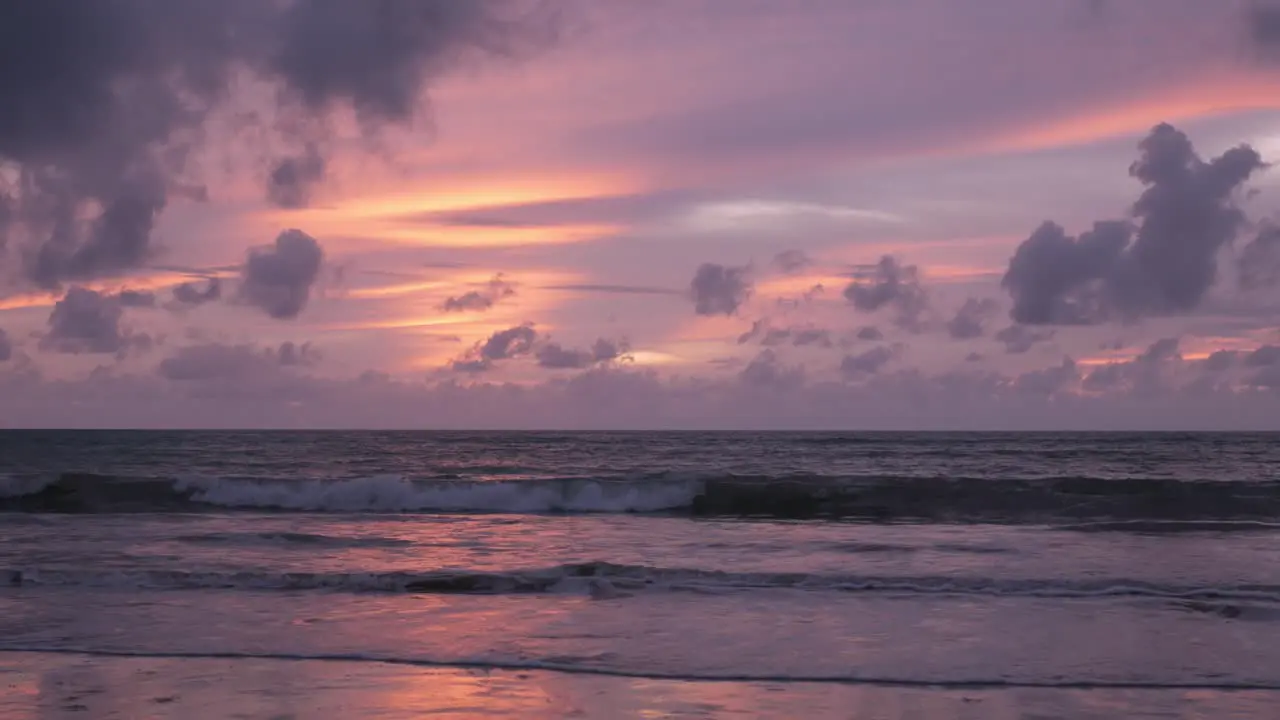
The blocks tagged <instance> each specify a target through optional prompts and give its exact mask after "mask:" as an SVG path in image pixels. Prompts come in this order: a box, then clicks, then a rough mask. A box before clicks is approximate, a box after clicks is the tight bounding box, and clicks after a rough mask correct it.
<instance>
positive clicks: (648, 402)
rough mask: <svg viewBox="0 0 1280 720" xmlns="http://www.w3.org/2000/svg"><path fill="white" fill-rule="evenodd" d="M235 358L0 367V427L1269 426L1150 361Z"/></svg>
mask: <svg viewBox="0 0 1280 720" xmlns="http://www.w3.org/2000/svg"><path fill="white" fill-rule="evenodd" d="M247 354H248V355H251V356H254V357H256V358H257V359H256V360H254V359H251V360H249V361H248V362H245V361H244V360H243V359H241V360H230V361H226V362H227V363H229V364H231V365H232V366H233V367H241V368H244V367H248V368H250V369H249V370H243V369H242V370H240V371H238V372H229V373H228V372H227V371H224V370H217V371H206V374H212V375H213V376H214V377H212V378H211V379H205V380H187V381H173V380H167V379H166V378H164V377H163V376H162V375H161V374H160V373H159V372H158V371H157V372H150V373H147V374H143V375H135V374H129V373H123V372H119V371H105V372H97V373H94V374H93V375H92V376H88V377H83V378H80V379H65V380H64V379H53V378H45V377H42V376H41V375H40V373H39V371H38V370H36V369H33V368H29V367H20V366H18V365H16V364H15V365H6V366H0V397H3V398H4V402H3V403H0V423H2V424H5V425H7V426H14V427H51V426H62V425H67V424H70V423H72V422H75V423H76V424H79V425H89V426H100V427H135V428H136V427H156V428H174V427H205V428H211V427H212V428H219V427H220V428H227V427H254V428H263V427H271V428H275V427H280V428H349V427H353V426H354V427H370V428H414V429H422V428H456V429H481V428H493V429H524V428H530V429H533V428H546V427H559V428H566V429H570V428H573V429H577V428H581V429H591V430H602V429H654V428H668V429H671V428H682V429H750V430H762V429H795V430H824V429H825V430H843V429H847V430H975V429H983V430H1033V429H1034V430H1093V431H1100V430H1132V429H1145V430H1150V429H1169V430H1202V429H1224V428H1230V429H1256V430H1272V431H1274V430H1276V429H1277V428H1280V425H1278V424H1277V422H1278V421H1277V418H1280V392H1277V388H1278V387H1280V386H1277V385H1270V384H1268V383H1271V382H1272V381H1274V380H1276V379H1277V377H1276V373H1275V372H1274V371H1275V368H1274V367H1272V368H1262V369H1260V371H1258V372H1254V373H1253V375H1251V376H1249V377H1248V378H1246V380H1245V381H1244V382H1235V381H1232V382H1215V383H1211V384H1208V385H1205V384H1203V383H1201V384H1199V385H1197V384H1196V382H1195V380H1194V378H1196V377H1200V375H1201V374H1200V372H1199V370H1198V368H1197V367H1196V363H1195V361H1169V360H1166V361H1164V362H1163V363H1162V365H1163V368H1162V371H1161V373H1159V374H1158V376H1157V379H1158V380H1159V382H1158V383H1154V384H1151V385H1148V386H1147V387H1146V388H1137V387H1135V386H1134V385H1133V384H1131V383H1121V384H1119V385H1117V386H1116V387H1115V388H1113V389H1112V390H1110V391H1108V392H1105V393H1097V392H1082V391H1081V388H1080V379H1079V367H1078V366H1077V365H1076V363H1074V362H1073V361H1071V360H1070V358H1067V359H1064V360H1063V361H1062V362H1061V363H1060V364H1056V365H1053V366H1050V367H1047V368H1041V369H1036V370H1033V371H1030V372H1026V373H1022V374H1012V375H1005V374H998V373H994V372H987V371H982V370H978V371H969V372H946V373H943V374H938V375H935V374H928V373H924V372H921V371H919V370H913V369H902V370H897V371H890V370H887V369H882V370H881V371H880V372H878V373H876V374H874V375H867V376H864V377H862V378H860V380H859V381H857V382H839V381H835V380H827V379H825V378H824V377H822V376H816V377H815V376H812V375H808V374H804V373H803V372H802V371H801V370H800V368H798V367H790V366H787V365H785V364H783V363H782V362H781V361H780V359H779V358H778V356H777V355H776V354H773V355H772V359H771V360H770V359H769V358H770V357H771V356H770V355H765V354H764V353H762V355H763V357H758V358H757V359H759V360H760V362H759V363H757V364H756V365H755V369H753V370H752V371H751V373H750V374H748V375H747V376H745V377H744V376H743V375H742V374H740V373H738V374H733V375H727V376H711V377H708V376H692V377H690V376H662V375H659V374H658V373H656V372H654V371H652V370H650V369H646V368H643V367H640V368H635V367H630V366H620V365H609V366H604V367H599V368H594V369H591V370H587V371H585V372H581V373H573V374H558V375H556V376H555V377H553V378H550V379H548V380H545V381H543V382H537V383H519V384H517V383H507V382H496V381H493V382H488V381H480V380H477V379H476V378H474V377H472V378H463V379H458V378H456V377H451V378H450V379H448V380H444V381H437V382H428V381H425V380H424V379H421V378H414V379H395V378H392V377H390V376H388V375H385V374H383V373H377V372H365V373H359V374H357V375H356V376H355V377H351V378H327V377H319V376H316V375H312V374H309V373H306V372H299V371H298V370H297V369H296V368H288V367H281V366H280V365H279V364H278V362H275V361H271V359H270V358H268V357H266V352H265V351H264V350H262V349H261V348H252V351H251V352H249V353H247ZM237 363H243V364H242V365H237ZM214 366H215V367H219V366H221V363H215V364H214ZM1179 369H1182V370H1185V371H1186V372H1185V373H1180V372H1178V371H1179ZM1261 371H1270V372H1271V374H1270V375H1266V374H1263V373H1262V372H1261ZM228 375H229V377H228ZM1185 380H1190V382H1183V381H1185Z"/></svg>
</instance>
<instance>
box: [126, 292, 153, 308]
mask: <svg viewBox="0 0 1280 720" xmlns="http://www.w3.org/2000/svg"><path fill="white" fill-rule="evenodd" d="M116 299H117V300H119V301H120V305H121V306H122V307H127V308H149V307H155V306H156V294H155V293H152V292H146V291H143V290H121V291H120V294H119V295H116Z"/></svg>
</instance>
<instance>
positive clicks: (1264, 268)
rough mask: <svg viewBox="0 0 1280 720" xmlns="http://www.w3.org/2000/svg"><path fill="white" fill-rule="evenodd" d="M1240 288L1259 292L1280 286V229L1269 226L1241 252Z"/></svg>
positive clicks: (1239, 266) (1239, 262) (1239, 267)
mask: <svg viewBox="0 0 1280 720" xmlns="http://www.w3.org/2000/svg"><path fill="white" fill-rule="evenodd" d="M1237 268H1238V273H1239V278H1240V287H1241V288H1242V289H1244V290H1259V289H1263V288H1271V287H1275V286H1276V285H1280V227H1277V226H1275V225H1267V226H1265V227H1264V228H1263V229H1262V230H1261V231H1259V232H1258V234H1257V236H1255V237H1254V238H1253V240H1251V241H1250V242H1249V244H1248V245H1245V246H1244V249H1243V250H1241V251H1240V258H1239V261H1238V266H1237Z"/></svg>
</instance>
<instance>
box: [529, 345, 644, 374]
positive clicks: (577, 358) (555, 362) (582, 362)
mask: <svg viewBox="0 0 1280 720" xmlns="http://www.w3.org/2000/svg"><path fill="white" fill-rule="evenodd" d="M626 350H627V345H626V343H625V342H620V341H616V340H609V339H607V338H600V339H598V340H596V342H595V344H593V345H592V346H591V349H590V350H573V349H567V348H565V347H563V346H562V345H560V344H559V343H554V342H552V343H547V344H545V345H543V346H542V347H540V348H538V352H537V358H538V365H539V366H540V367H544V368H548V369H551V370H583V369H586V368H589V367H591V366H593V365H598V364H601V363H608V362H612V361H614V360H617V359H618V358H619V357H621V356H622V355H623V354H624V353H625V352H626Z"/></svg>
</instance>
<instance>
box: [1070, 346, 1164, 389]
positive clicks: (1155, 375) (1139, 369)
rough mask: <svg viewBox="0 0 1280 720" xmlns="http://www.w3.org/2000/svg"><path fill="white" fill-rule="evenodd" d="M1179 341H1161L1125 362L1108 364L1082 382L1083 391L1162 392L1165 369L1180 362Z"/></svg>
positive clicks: (1097, 369)
mask: <svg viewBox="0 0 1280 720" xmlns="http://www.w3.org/2000/svg"><path fill="white" fill-rule="evenodd" d="M1179 345H1180V341H1179V339H1178V338H1161V339H1160V340H1157V341H1155V342H1153V343H1151V345H1149V346H1148V347H1147V349H1146V350H1143V351H1142V354H1140V355H1138V356H1137V357H1136V358H1134V359H1133V360H1130V361H1128V362H1119V363H1108V364H1106V365H1102V366H1100V367H1098V368H1095V369H1094V370H1093V371H1092V372H1090V373H1089V374H1088V375H1087V376H1085V378H1084V383H1083V387H1084V389H1085V390H1090V391H1094V392H1108V391H1119V390H1128V391H1131V392H1136V393H1140V394H1151V393H1154V392H1158V391H1160V390H1161V389H1163V388H1164V383H1165V380H1166V375H1167V371H1168V368H1169V367H1170V366H1171V365H1172V364H1174V363H1177V362H1179V361H1181V360H1182V355H1181V353H1180V352H1179V350H1178V348H1179Z"/></svg>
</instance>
